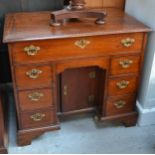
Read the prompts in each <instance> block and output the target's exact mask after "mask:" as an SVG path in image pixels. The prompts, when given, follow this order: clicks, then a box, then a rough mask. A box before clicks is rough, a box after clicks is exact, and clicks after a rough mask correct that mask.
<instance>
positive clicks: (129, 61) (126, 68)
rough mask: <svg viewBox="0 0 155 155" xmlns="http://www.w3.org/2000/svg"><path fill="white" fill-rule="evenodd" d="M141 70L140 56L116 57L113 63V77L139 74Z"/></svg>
mask: <svg viewBox="0 0 155 155" xmlns="http://www.w3.org/2000/svg"><path fill="white" fill-rule="evenodd" d="M139 68H140V56H124V57H116V58H113V59H112V62H111V71H110V73H111V75H117V74H127V73H138V71H139Z"/></svg>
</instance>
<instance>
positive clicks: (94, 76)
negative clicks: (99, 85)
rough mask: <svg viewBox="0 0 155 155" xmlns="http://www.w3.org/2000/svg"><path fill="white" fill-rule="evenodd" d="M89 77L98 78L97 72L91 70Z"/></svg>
mask: <svg viewBox="0 0 155 155" xmlns="http://www.w3.org/2000/svg"><path fill="white" fill-rule="evenodd" d="M89 78H90V79H95V78H96V72H95V71H94V72H90V73H89Z"/></svg>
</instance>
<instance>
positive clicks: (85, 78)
mask: <svg viewBox="0 0 155 155" xmlns="http://www.w3.org/2000/svg"><path fill="white" fill-rule="evenodd" d="M102 72H103V70H102V69H99V68H97V67H87V68H80V69H70V70H66V71H65V72H64V73H62V76H61V80H62V85H61V98H62V113H63V112H70V111H74V110H82V109H86V108H90V107H94V106H96V104H97V103H98V99H99V98H100V97H99V94H100V93H99V90H100V89H99V87H100V85H103V81H104V77H103V78H102V82H101V83H100V77H101V75H102ZM102 95H103V94H102Z"/></svg>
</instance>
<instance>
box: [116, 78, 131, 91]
mask: <svg viewBox="0 0 155 155" xmlns="http://www.w3.org/2000/svg"><path fill="white" fill-rule="evenodd" d="M129 83H130V82H129V81H125V80H123V81H121V82H118V83H117V84H116V85H117V86H118V88H119V89H125V88H127V87H128V85H129Z"/></svg>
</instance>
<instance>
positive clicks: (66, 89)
mask: <svg viewBox="0 0 155 155" xmlns="http://www.w3.org/2000/svg"><path fill="white" fill-rule="evenodd" d="M67 95H68V87H67V85H65V86H64V96H67Z"/></svg>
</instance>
